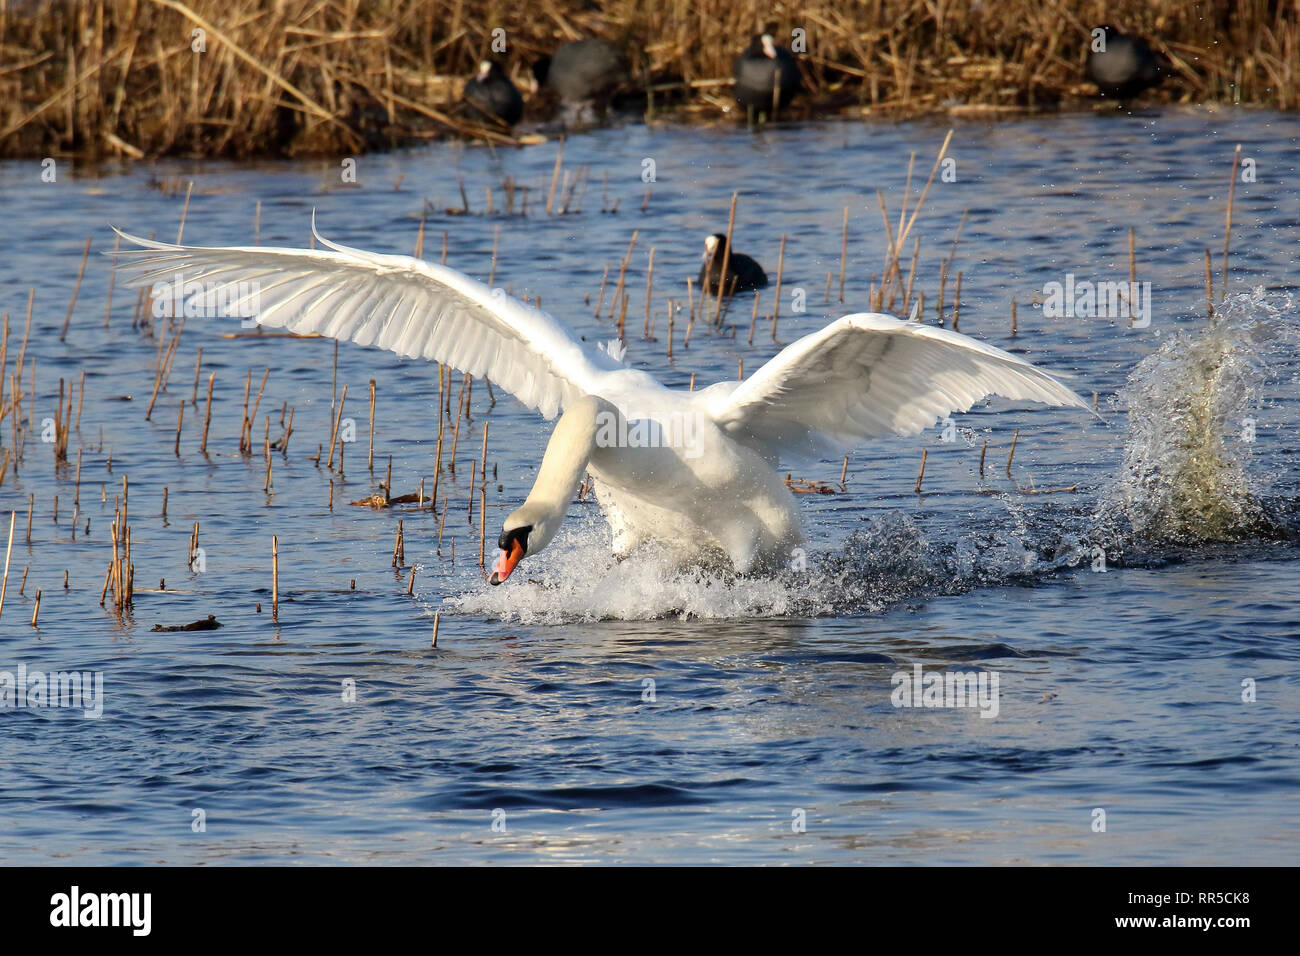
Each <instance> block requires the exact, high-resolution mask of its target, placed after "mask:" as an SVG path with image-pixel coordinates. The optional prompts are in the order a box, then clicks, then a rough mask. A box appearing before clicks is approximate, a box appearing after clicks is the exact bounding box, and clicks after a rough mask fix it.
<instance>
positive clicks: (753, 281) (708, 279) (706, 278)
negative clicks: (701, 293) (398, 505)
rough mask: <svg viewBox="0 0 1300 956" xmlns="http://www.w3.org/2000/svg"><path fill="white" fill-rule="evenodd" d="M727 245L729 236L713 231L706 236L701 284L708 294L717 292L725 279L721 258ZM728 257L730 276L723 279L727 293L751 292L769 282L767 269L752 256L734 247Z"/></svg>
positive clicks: (728, 272) (701, 268) (728, 273)
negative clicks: (720, 283)
mask: <svg viewBox="0 0 1300 956" xmlns="http://www.w3.org/2000/svg"><path fill="white" fill-rule="evenodd" d="M726 249H727V237H726V236H725V235H723V234H722V233H714V234H713V235H711V236H709V237H708V238H707V239H705V240H704V265H702V266H700V288H701V289H704V290H705V291H707V292H708V294H709V295H717V294H718V283H719V282H720V281H721V280H722V260H723V257H724V255H725V253H726ZM726 259H727V278H726V281H725V282H724V283H723V285H724V286H725V292H726V294H727V295H733V294H735V293H737V292H752V291H754V290H755V289H761V288H763V287H764V286H766V285H767V273H766V272H764V271H763V267H762V266H760V265H759V264H758V263H757V262H755V261H754V260H753V259H751V258H749V256H747V255H744V254H742V253H739V252H735V251H734V250H733V251H732V253H731V255H729V256H726Z"/></svg>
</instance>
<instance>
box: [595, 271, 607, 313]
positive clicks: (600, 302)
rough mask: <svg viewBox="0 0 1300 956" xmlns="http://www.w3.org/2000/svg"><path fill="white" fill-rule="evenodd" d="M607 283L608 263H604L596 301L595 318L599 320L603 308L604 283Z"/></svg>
mask: <svg viewBox="0 0 1300 956" xmlns="http://www.w3.org/2000/svg"><path fill="white" fill-rule="evenodd" d="M608 281H609V263H608V262H606V263H605V271H604V272H603V273H602V274H601V276H600V296H599V297H598V298H597V299H596V318H600V312H601V310H602V309H603V308H604V307H605V283H606V282H608Z"/></svg>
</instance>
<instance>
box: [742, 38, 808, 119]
mask: <svg viewBox="0 0 1300 956" xmlns="http://www.w3.org/2000/svg"><path fill="white" fill-rule="evenodd" d="M735 75H736V102H737V103H739V104H740V105H741V106H743V107H745V108H746V109H753V110H757V111H759V112H766V113H770V112H772V97H773V91H774V90H775V91H776V105H777V108H778V109H780V108H782V107H784V106H786V105H787V104H789V103H790V101H791V100H793V99H794V97H795V94H796V93H798V92H799V86H800V82H799V67H798V65H797V64H796V63H795V60H794V54H793V53H791V52H790V51H789V50H787V49H786V48H785V47H783V46H777V45H776V43H775V41H773V39H772V37H771V35H770V34H767V33H764V34H763V35H762V36H756V37H754V39H753V41H752V42H751V43H750V44H749V46H748V47H746V48H745V52H744V53H742V54H740V56H738V57H736V62H735Z"/></svg>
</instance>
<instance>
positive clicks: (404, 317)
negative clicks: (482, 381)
mask: <svg viewBox="0 0 1300 956" xmlns="http://www.w3.org/2000/svg"><path fill="white" fill-rule="evenodd" d="M312 230H313V232H315V222H314V221H313V223H312ZM119 234H120V235H121V236H122V238H123V239H125V240H127V241H128V242H130V243H134V244H135V246H136V247H137V248H133V249H128V250H126V251H124V252H122V253H119V255H120V261H119V265H118V268H119V270H121V271H123V272H124V273H125V277H126V280H127V281H128V282H129V283H130V284H133V285H137V286H138V285H150V286H151V285H155V284H157V283H168V284H169V286H168V288H170V289H175V288H181V289H183V293H182V295H181V299H182V300H183V301H184V302H185V303H187V304H189V305H190V306H191V308H193V306H194V305H195V304H199V303H202V302H205V301H206V302H207V303H208V305H209V307H211V303H213V302H217V303H220V306H219V307H218V311H219V313H220V314H224V315H241V314H253V316H254V317H255V318H256V321H257V322H258V323H259V324H261V325H265V326H271V327H275V328H285V329H289V330H291V331H294V332H299V333H312V332H314V333H319V334H321V335H325V336H329V337H331V338H335V339H349V340H351V341H353V342H356V343H357V344H359V345H374V346H378V347H379V348H384V349H389V350H390V351H393V352H396V353H397V354H398V355H401V356H404V357H406V358H416V357H419V358H424V359H428V360H431V361H438V362H443V363H446V364H447V365H450V366H452V367H453V368H456V369H458V370H460V371H462V372H467V373H469V374H471V375H474V376H476V377H483V376H486V377H487V378H489V379H491V380H492V381H493V382H495V383H497V384H498V385H500V386H501V387H503V388H505V389H506V390H507V391H509V392H510V393H512V394H513V395H514V396H515V397H516V398H518V399H519V400H520V401H521V402H523V403H524V404H525V405H527V406H528V407H530V408H534V409H537V410H538V411H540V412H541V413H542V414H543V415H544V416H546V417H547V418H553V417H554V416H555V415H556V414H557V413H559V412H563V414H562V415H561V417H560V420H559V422H558V423H557V424H556V426H555V431H554V433H553V434H552V435H551V439H550V442H549V443H548V445H547V447H546V452H545V455H544V456H543V458H542V463H541V466H540V468H539V469H538V473H537V480H536V482H535V483H534V485H533V488H532V491H531V492H530V493H529V495H528V498H527V500H525V501H524V503H523V505H522V506H521V507H520V508H519V509H517V510H516V511H515V512H514V513H512V514H511V515H510V516H509V517H508V518H506V520H505V522H504V524H503V527H502V531H501V536H500V540H499V542H498V543H499V545H500V547H501V555H500V557H499V559H498V561H497V563H496V567H495V569H494V571H493V573H492V576H491V579H490V580H491V582H492V583H493V584H499V583H500V582H502V581H504V580H505V579H506V578H508V577H509V576H510V573H511V572H512V571H513V570H514V568H515V566H516V565H517V564H518V563H519V560H520V559H521V558H522V557H524V556H525V555H531V554H536V553H537V552H539V551H541V550H542V549H543V548H544V547H546V545H547V544H549V543H550V541H551V539H552V538H553V537H554V536H555V533H556V531H557V530H558V529H559V527H560V524H561V522H563V521H564V518H565V515H566V513H567V512H568V508H569V504H570V502H572V500H573V496H574V493H575V492H576V490H577V488H578V485H579V483H580V481H581V480H582V476H583V473H584V471H585V472H589V473H590V474H591V476H592V478H593V479H594V480H595V489H596V494H597V498H598V500H599V502H600V504H601V507H602V509H603V511H604V513H605V516H606V518H607V520H608V521H609V523H610V526H611V527H612V529H613V532H614V549H615V551H616V553H618V554H626V553H628V552H630V551H631V550H632V549H634V548H636V547H637V546H638V544H640V543H641V542H642V541H645V540H647V539H657V540H660V541H663V542H666V543H667V544H669V545H670V546H671V547H672V548H673V549H675V550H677V551H680V552H681V553H682V554H683V556H689V555H694V554H698V553H700V552H703V551H708V550H720V551H721V552H723V553H724V554H725V555H726V556H727V557H728V558H729V559H730V560H731V563H732V565H733V566H734V567H735V569H736V570H737V571H740V572H747V571H750V570H753V569H762V568H771V567H774V566H778V565H784V564H785V563H787V561H788V560H789V557H790V554H791V549H793V548H794V547H796V546H798V545H799V544H800V542H801V541H802V533H801V530H800V521H799V509H798V507H797V504H796V502H795V499H794V496H793V495H792V494H791V493H790V491H789V490H788V489H787V488H786V486H785V482H784V481H783V479H782V477H781V474H780V473H779V472H778V470H777V465H778V461H779V460H780V459H782V458H790V457H797V458H807V457H810V456H822V455H829V454H833V453H836V452H839V451H842V450H844V449H846V448H848V447H851V446H853V445H856V444H858V443H859V442H861V441H863V440H864V439H867V438H880V437H884V436H886V435H915V434H918V433H920V432H921V431H923V430H924V429H925V428H928V427H929V426H931V425H933V424H935V423H936V422H937V421H939V420H940V419H942V418H944V417H946V416H947V415H949V414H951V413H953V412H964V411H966V410H968V409H969V408H970V407H971V406H972V405H973V404H974V403H975V402H977V401H979V400H981V399H983V398H985V397H987V396H988V395H991V394H997V395H1001V396H1004V397H1006V398H1011V399H1017V400H1024V399H1029V400H1033V401H1037V402H1043V403H1046V404H1048V405H1068V406H1076V407H1079V408H1083V409H1087V405H1086V404H1085V403H1084V401H1083V400H1082V399H1080V398H1079V397H1078V396H1077V395H1075V394H1074V393H1073V392H1072V391H1070V390H1069V389H1067V388H1066V387H1065V386H1063V385H1061V384H1060V383H1059V382H1057V381H1056V380H1055V379H1053V378H1052V377H1051V376H1050V375H1048V374H1047V373H1045V372H1042V371H1040V370H1039V369H1037V368H1034V367H1033V366H1032V365H1030V364H1029V363H1028V362H1025V361H1024V360H1023V359H1020V358H1017V357H1016V356H1014V355H1011V354H1008V353H1007V352H1004V351H1002V350H1001V349H997V348H994V347H993V346H990V345H985V344H984V343H982V342H978V341H976V340H975V339H972V338H969V337H968V336H965V335H961V334H959V333H957V332H951V331H949V330H947V329H941V328H935V327H932V326H926V325H920V324H917V323H914V322H903V321H900V320H899V319H896V318H894V317H892V316H888V315H880V314H876V313H863V314H856V315H847V316H845V317H843V318H841V319H838V320H836V321H835V322H832V323H831V324H830V325H828V326H826V327H825V328H823V329H822V330H821V331H819V332H814V333H812V334H811V335H806V336H804V337H803V338H801V339H799V340H797V341H795V342H794V343H792V344H790V345H789V346H787V347H786V348H784V349H782V350H781V351H780V352H779V353H778V354H777V355H776V356H775V357H773V358H772V359H771V360H770V361H769V362H768V363H767V364H766V365H764V366H763V367H762V368H760V369H759V370H758V371H757V372H756V373H755V374H753V375H752V376H750V377H749V378H748V379H746V380H745V381H743V382H740V381H737V382H719V383H718V384H716V385H712V386H710V387H708V388H705V389H702V390H700V391H694V392H683V391H679V390H673V389H669V388H666V387H664V386H663V385H661V384H660V383H659V382H657V381H656V380H655V379H654V378H652V377H651V376H650V375H648V374H647V373H645V372H642V371H637V370H634V369H630V368H627V367H625V366H624V365H623V363H622V362H621V361H620V360H619V359H617V358H615V357H614V356H612V355H610V354H609V353H608V352H606V351H604V350H600V349H595V348H591V347H588V346H587V345H586V344H585V343H584V342H582V341H581V340H580V339H579V338H578V337H577V336H576V335H574V334H573V333H572V332H571V331H570V330H569V329H568V328H567V327H566V326H565V325H563V324H562V323H561V322H559V321H558V320H557V319H555V318H553V317H552V316H550V315H548V314H547V313H545V312H542V311H541V310H539V309H536V308H533V307H531V306H528V305H525V304H523V303H522V302H519V301H517V300H515V299H513V298H511V297H509V296H507V295H505V294H504V292H503V291H502V290H501V289H492V288H490V287H488V286H487V285H485V284H483V283H481V282H478V281H476V280H474V279H471V278H470V277H469V276H466V275H463V274H461V273H459V272H456V271H455V270H453V269H449V268H447V267H445V266H440V265H435V264H433V263H430V262H425V261H423V260H421V259H414V258H411V257H408V256H400V255H379V254H376V253H372V252H364V251H362V250H359V249H351V248H348V247H346V246H341V245H337V244H335V243H333V242H329V241H328V240H326V239H324V238H322V237H321V236H320V235H319V234H317V235H316V240H317V242H318V243H319V244H320V245H321V246H323V247H324V248H323V249H311V250H309V249H285V248H274V247H261V246H258V247H230V248H207V247H200V246H176V245H170V244H167V243H162V242H154V241H152V240H148V239H140V238H137V237H135V236H130V235H127V234H126V233H121V232H119ZM191 283H198V285H191ZM204 297H206V299H205V298H204ZM175 304H176V307H178V308H179V307H180V304H181V303H179V302H178V303H175ZM613 351H615V352H616V353H617V352H618V349H617V348H615V349H613Z"/></svg>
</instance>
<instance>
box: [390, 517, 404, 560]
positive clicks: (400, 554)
mask: <svg viewBox="0 0 1300 956" xmlns="http://www.w3.org/2000/svg"><path fill="white" fill-rule="evenodd" d="M405 566H406V536H405V535H404V533H403V530H402V519H401V518H398V519H397V538H396V540H395V541H394V542H393V567H395V568H402V567H405Z"/></svg>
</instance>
